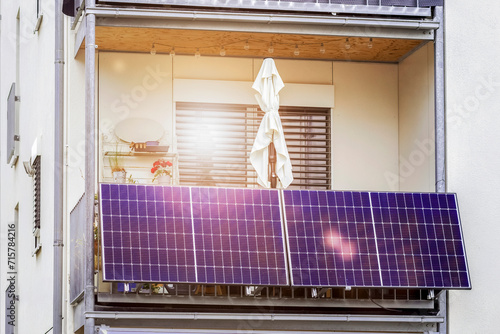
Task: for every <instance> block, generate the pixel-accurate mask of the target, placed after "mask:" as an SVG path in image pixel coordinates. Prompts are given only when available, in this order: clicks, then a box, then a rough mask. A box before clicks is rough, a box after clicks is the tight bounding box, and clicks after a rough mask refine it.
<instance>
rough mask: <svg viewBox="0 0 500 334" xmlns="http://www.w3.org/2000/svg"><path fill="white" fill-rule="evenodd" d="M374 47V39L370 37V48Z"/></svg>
mask: <svg viewBox="0 0 500 334" xmlns="http://www.w3.org/2000/svg"><path fill="white" fill-rule="evenodd" d="M371 48H373V39H372V38H371V37H370V40H369V41H368V49H371Z"/></svg>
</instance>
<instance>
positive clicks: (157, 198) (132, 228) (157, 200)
mask: <svg viewBox="0 0 500 334" xmlns="http://www.w3.org/2000/svg"><path fill="white" fill-rule="evenodd" d="M183 199H185V196H184V197H182V196H180V194H177V193H174V191H173V189H172V188H167V187H153V186H149V187H146V186H141V185H118V184H102V185H101V217H102V219H101V224H102V226H101V228H102V230H103V241H104V242H103V262H104V279H105V280H117V281H136V282H159V281H165V282H170V281H176V282H196V271H195V266H194V249H193V243H192V241H191V239H190V238H189V237H190V236H191V235H192V231H191V218H190V216H186V213H189V214H190V212H189V210H186V208H185V207H186V206H189V205H190V203H189V201H187V202H184V201H183ZM174 207H176V208H178V209H177V210H174V209H173V208H174Z"/></svg>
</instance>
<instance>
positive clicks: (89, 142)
mask: <svg viewBox="0 0 500 334" xmlns="http://www.w3.org/2000/svg"><path fill="white" fill-rule="evenodd" d="M94 7H95V1H94V0H88V1H87V2H86V9H87V8H94ZM85 19H86V20H87V29H86V32H85V136H86V138H85V217H86V224H85V250H86V252H85V254H86V257H85V295H84V303H85V305H84V306H85V325H84V326H85V330H84V332H85V334H94V327H95V320H94V319H93V318H91V317H88V314H89V313H91V312H93V311H94V306H95V301H94V228H93V222H94V194H95V181H96V173H95V161H96V160H95V154H96V152H95V129H96V126H95V125H96V123H95V77H96V76H95V61H96V56H95V21H96V20H95V15H94V14H86V15H85Z"/></svg>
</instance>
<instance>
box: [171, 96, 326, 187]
mask: <svg viewBox="0 0 500 334" xmlns="http://www.w3.org/2000/svg"><path fill="white" fill-rule="evenodd" d="M279 113H280V116H281V121H282V124H283V129H284V132H285V139H286V142H287V146H288V151H289V154H290V158H291V160H292V165H293V175H294V181H293V183H292V185H291V186H290V188H301V189H329V188H330V184H331V163H330V160H331V146H330V138H331V136H330V113H331V110H330V109H329V108H311V107H307V108H306V107H287V106H282V107H280V111H279ZM261 119H262V111H260V110H258V107H257V106H254V105H232V104H206V103H184V102H182V103H177V105H176V133H177V142H178V145H177V146H178V147H177V150H178V152H179V173H180V182H181V184H183V185H198V186H220V187H246V186H252V185H256V184H257V179H256V173H255V171H254V170H253V167H252V165H251V163H250V151H251V149H252V145H253V140H254V138H255V135H256V134H257V130H258V128H259V125H260V121H261Z"/></svg>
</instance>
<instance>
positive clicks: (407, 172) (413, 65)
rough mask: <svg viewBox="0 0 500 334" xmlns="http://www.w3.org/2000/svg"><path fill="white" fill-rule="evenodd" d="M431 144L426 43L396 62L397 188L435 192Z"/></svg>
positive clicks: (430, 59)
mask: <svg viewBox="0 0 500 334" xmlns="http://www.w3.org/2000/svg"><path fill="white" fill-rule="evenodd" d="M434 147H435V140H434V47H433V44H432V43H427V44H425V45H424V46H422V47H421V48H420V49H418V50H417V51H416V52H414V53H413V54H411V55H410V56H408V57H407V58H406V59H404V60H403V61H402V62H401V63H400V64H399V183H400V186H399V190H402V191H423V192H427V191H431V192H432V191H435V186H434V183H435V181H434V180H435V168H434V162H435V157H434V154H435V150H434ZM386 178H387V180H388V182H393V181H394V182H396V175H391V174H389V173H388V174H386Z"/></svg>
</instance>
